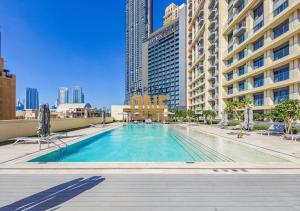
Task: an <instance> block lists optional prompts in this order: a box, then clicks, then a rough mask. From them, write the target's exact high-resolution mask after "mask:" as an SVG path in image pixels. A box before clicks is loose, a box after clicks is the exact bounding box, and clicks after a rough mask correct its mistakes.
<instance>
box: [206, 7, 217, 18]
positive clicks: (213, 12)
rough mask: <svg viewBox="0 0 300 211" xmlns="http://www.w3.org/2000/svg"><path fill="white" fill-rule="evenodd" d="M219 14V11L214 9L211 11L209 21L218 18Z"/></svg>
mask: <svg viewBox="0 0 300 211" xmlns="http://www.w3.org/2000/svg"><path fill="white" fill-rule="evenodd" d="M217 12H218V9H213V10H211V12H210V14H209V16H208V18H209V19H214V17H215V16H216V14H217Z"/></svg>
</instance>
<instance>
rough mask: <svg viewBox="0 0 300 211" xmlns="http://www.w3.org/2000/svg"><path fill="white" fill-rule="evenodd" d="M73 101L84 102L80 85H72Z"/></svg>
mask: <svg viewBox="0 0 300 211" xmlns="http://www.w3.org/2000/svg"><path fill="white" fill-rule="evenodd" d="M72 92H73V103H84V94H83V91H82V88H81V87H80V86H73V87H72Z"/></svg>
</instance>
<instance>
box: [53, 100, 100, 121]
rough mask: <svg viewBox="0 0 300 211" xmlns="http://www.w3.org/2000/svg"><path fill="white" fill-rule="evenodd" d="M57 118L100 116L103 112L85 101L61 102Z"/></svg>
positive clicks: (57, 110)
mask: <svg viewBox="0 0 300 211" xmlns="http://www.w3.org/2000/svg"><path fill="white" fill-rule="evenodd" d="M55 113H56V116H57V118H60V119H65V118H89V117H100V116H101V112H100V111H99V110H98V109H97V108H92V106H91V105H90V104H88V103H87V104H84V103H69V104H60V105H59V106H58V107H57V109H56V111H55Z"/></svg>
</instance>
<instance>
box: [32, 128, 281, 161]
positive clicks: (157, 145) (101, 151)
mask: <svg viewBox="0 0 300 211" xmlns="http://www.w3.org/2000/svg"><path fill="white" fill-rule="evenodd" d="M254 161H255V162H284V161H285V160H283V159H281V158H279V157H275V156H273V155H270V154H266V153H263V152H261V151H259V150H256V149H253V148H250V147H247V146H244V145H241V144H237V143H234V142H233V141H230V140H227V139H223V138H220V137H217V136H211V135H207V134H204V133H200V132H196V131H191V130H188V129H186V128H183V127H178V126H172V125H158V124H152V125H146V124H129V125H125V126H123V127H121V128H118V129H114V130H111V131H108V132H105V133H102V134H99V135H96V136H93V137H91V138H88V139H85V140H83V141H80V142H78V143H75V144H73V145H70V146H68V147H67V148H65V149H61V150H56V151H54V152H51V153H49V154H46V155H43V156H41V157H38V158H35V159H33V160H31V161H30V162H254Z"/></svg>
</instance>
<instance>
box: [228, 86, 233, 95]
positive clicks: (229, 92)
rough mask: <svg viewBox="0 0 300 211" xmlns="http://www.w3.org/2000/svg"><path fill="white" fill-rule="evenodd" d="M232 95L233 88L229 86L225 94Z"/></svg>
mask: <svg viewBox="0 0 300 211" xmlns="http://www.w3.org/2000/svg"><path fill="white" fill-rule="evenodd" d="M232 93H233V86H232V85H231V86H229V87H228V88H227V94H229V95H231V94H232Z"/></svg>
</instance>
